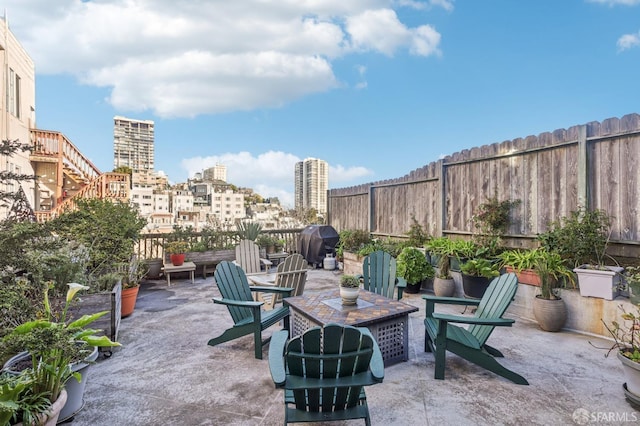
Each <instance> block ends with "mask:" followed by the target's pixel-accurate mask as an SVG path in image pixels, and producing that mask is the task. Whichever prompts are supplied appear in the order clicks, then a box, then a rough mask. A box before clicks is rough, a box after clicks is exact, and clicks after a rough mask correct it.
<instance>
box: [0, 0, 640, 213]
mask: <svg viewBox="0 0 640 426" xmlns="http://www.w3.org/2000/svg"><path fill="white" fill-rule="evenodd" d="M0 6H1V7H2V8H3V9H4V11H5V13H6V14H7V17H8V20H9V26H10V28H11V30H12V31H13V33H14V34H15V35H16V37H18V39H19V40H20V41H21V43H22V44H23V46H24V47H25V49H26V50H27V52H28V53H29V55H30V56H31V57H32V59H33V60H34V62H35V66H36V120H37V127H38V128H41V129H46V130H57V131H60V132H62V133H64V134H65V135H66V136H67V137H68V138H69V139H70V140H71V141H72V142H73V143H74V144H75V145H76V146H78V147H79V148H80V150H81V151H82V152H83V153H84V154H85V155H86V156H87V157H89V158H90V159H91V161H93V162H94V163H95V164H96V165H97V166H98V167H99V168H100V169H101V170H103V171H109V170H111V169H112V168H113V117H114V116H115V115H122V116H126V117H131V118H137V119H149V120H154V121H155V130H156V143H155V156H156V170H160V171H162V172H164V173H165V174H167V175H168V176H169V179H170V180H171V181H172V182H183V181H185V180H186V179H187V177H189V176H192V175H193V173H195V172H198V171H200V170H202V169H204V168H207V167H210V166H213V165H215V164H216V163H219V164H225V165H226V166H227V170H228V181H229V182H231V183H234V184H236V185H239V186H247V187H251V188H253V189H254V190H255V191H257V192H258V193H260V194H261V195H263V196H265V197H269V196H277V197H279V198H280V199H281V201H282V202H283V204H285V205H288V206H289V207H292V203H293V201H292V200H293V173H294V172H293V166H294V163H295V162H296V161H300V160H303V159H305V158H307V157H315V158H320V159H323V160H325V161H327V162H328V163H329V166H330V174H329V187H330V188H339V187H346V186H353V185H358V184H362V183H367V182H373V181H379V180H384V179H392V178H396V177H401V176H404V175H405V174H407V173H409V172H411V171H412V170H414V169H417V168H420V167H422V166H424V165H426V164H428V163H430V162H432V161H436V160H438V158H440V157H442V156H444V155H449V154H452V153H454V152H457V151H460V150H463V149H468V148H472V147H474V146H481V145H486V144H491V143H495V142H502V141H504V140H511V139H515V138H518V137H526V136H528V135H537V134H539V133H541V132H545V131H553V130H555V129H558V128H567V127H570V126H573V125H578V124H584V123H588V122H590V121H602V120H604V119H607V118H610V117H622V116H624V115H626V114H629V113H640V108H639V106H638V104H639V102H640V77H639V75H640V73H639V68H640V67H639V65H640V0H561V1H558V0H519V1H514V0H485V1H480V0H473V1H468V0H467V1H462V0H456V1H453V0H431V1H427V0H425V1H418V0H415V1H414V0H350V1H344V0H324V1H321V0H317V1H302V0H274V1H271V2H269V1H258V0H238V1H233V2H231V1H226V0H219V1H213V0H95V1H80V0H56V1H50V0H10V1H2V0H0Z"/></svg>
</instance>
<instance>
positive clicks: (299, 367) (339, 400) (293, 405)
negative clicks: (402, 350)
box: [269, 324, 384, 425]
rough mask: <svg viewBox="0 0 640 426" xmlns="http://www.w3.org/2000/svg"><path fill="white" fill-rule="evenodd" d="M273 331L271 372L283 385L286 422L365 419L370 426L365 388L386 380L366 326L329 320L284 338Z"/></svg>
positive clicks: (376, 350)
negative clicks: (329, 321) (290, 337)
mask: <svg viewBox="0 0 640 426" xmlns="http://www.w3.org/2000/svg"><path fill="white" fill-rule="evenodd" d="M288 337H289V334H288V332H287V331H286V330H282V331H278V332H276V333H274V335H273V339H272V341H271V345H270V346H269V370H270V371H271V377H272V379H273V382H274V383H275V385H276V387H277V388H283V389H284V403H285V419H284V422H285V425H286V424H288V423H295V422H325V421H334V420H347V419H365V423H366V424H367V425H370V424H371V419H370V417H369V407H368V405H367V397H366V395H365V391H364V386H369V385H373V384H376V383H381V382H382V380H383V379H384V363H383V361H382V354H381V353H380V348H379V347H378V344H377V343H376V341H375V339H374V338H373V336H372V335H371V333H370V332H369V330H368V329H367V328H364V327H352V326H349V325H340V324H327V325H326V326H325V327H324V328H320V327H314V328H311V329H309V330H307V331H306V332H305V333H304V334H303V335H301V336H298V337H295V338H293V339H291V340H289V341H287V339H288Z"/></svg>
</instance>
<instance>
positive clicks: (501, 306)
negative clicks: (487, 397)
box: [422, 274, 529, 385]
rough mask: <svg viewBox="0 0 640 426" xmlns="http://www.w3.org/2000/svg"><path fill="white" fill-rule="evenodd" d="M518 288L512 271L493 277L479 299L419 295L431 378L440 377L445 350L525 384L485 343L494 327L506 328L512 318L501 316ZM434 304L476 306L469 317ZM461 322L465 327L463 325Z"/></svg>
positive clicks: (496, 352) (523, 379)
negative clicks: (430, 357)
mask: <svg viewBox="0 0 640 426" xmlns="http://www.w3.org/2000/svg"><path fill="white" fill-rule="evenodd" d="M517 288H518V277H517V276H516V274H504V275H501V276H499V277H496V278H495V279H494V280H493V281H491V283H490V284H489V287H488V288H487V290H486V292H485V293H484V296H483V297H482V299H480V300H477V299H463V298H457V297H438V296H432V295H423V296H422V298H423V299H425V301H426V308H425V319H424V325H425V335H424V349H425V351H428V352H433V353H434V355H435V370H434V377H435V378H436V379H441V380H442V379H444V373H445V364H446V352H452V353H454V354H456V355H458V356H460V357H462V358H464V359H466V360H467V361H470V362H472V363H474V364H476V365H479V366H480V367H482V368H485V369H487V370H489V371H492V372H494V373H496V374H498V375H500V376H502V377H504V378H506V379H508V380H511V381H512V382H514V383H517V384H521V385H528V384H529V382H527V379H525V378H524V377H522V376H521V375H519V374H517V373H515V372H513V371H511V370H509V369H507V368H505V367H504V366H502V365H501V364H500V363H498V361H497V360H496V359H495V358H496V357H502V356H503V355H502V353H501V352H500V351H499V350H497V349H496V348H493V347H491V346H489V345H488V344H487V343H486V342H487V339H488V338H489V336H490V335H491V333H492V332H493V330H494V329H495V327H497V326H506V327H510V326H511V325H512V324H513V323H514V320H512V319H509V318H502V315H504V313H505V312H506V310H507V308H508V307H509V304H510V303H511V301H512V300H513V298H514V296H515V294H516V290H517ZM437 304H449V305H466V306H477V309H476V313H475V315H474V316H473V317H470V316H463V315H453V314H446V313H442V312H436V311H435V306H436V305H437ZM464 325H467V326H468V327H467V328H465V327H464Z"/></svg>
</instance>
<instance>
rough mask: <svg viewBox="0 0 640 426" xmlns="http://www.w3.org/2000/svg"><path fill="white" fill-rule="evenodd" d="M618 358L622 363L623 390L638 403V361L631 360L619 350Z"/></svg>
mask: <svg viewBox="0 0 640 426" xmlns="http://www.w3.org/2000/svg"><path fill="white" fill-rule="evenodd" d="M618 359H619V360H620V362H621V363H622V371H623V372H624V378H625V384H624V388H625V391H626V392H629V393H630V394H631V395H627V397H629V398H630V399H631V400H632V401H633V402H635V403H638V401H640V363H637V362H634V361H631V360H630V359H629V358H627V357H626V356H624V355H622V353H620V351H618ZM634 397H635V398H634Z"/></svg>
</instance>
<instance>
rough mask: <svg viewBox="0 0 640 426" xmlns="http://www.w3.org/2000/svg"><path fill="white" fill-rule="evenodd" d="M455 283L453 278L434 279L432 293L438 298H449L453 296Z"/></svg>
mask: <svg viewBox="0 0 640 426" xmlns="http://www.w3.org/2000/svg"><path fill="white" fill-rule="evenodd" d="M455 291H456V283H455V281H454V280H453V278H449V279H444V278H438V277H435V278H434V279H433V292H434V294H435V295H436V296H438V297H451V296H453V295H454V294H455Z"/></svg>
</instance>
